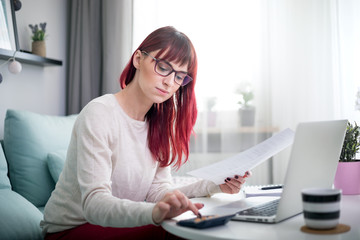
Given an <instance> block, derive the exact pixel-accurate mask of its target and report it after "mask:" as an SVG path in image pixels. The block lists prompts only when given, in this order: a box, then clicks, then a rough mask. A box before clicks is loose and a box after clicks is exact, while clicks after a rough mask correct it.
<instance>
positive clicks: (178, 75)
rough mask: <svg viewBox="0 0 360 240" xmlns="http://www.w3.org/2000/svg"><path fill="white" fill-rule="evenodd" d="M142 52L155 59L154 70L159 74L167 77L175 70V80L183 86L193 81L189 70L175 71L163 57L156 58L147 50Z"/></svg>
mask: <svg viewBox="0 0 360 240" xmlns="http://www.w3.org/2000/svg"><path fill="white" fill-rule="evenodd" d="M141 52H142V53H143V54H145V55H147V56H149V57H151V58H152V59H154V60H155V66H154V71H155V72H156V73H157V74H159V75H161V76H163V77H166V76H169V75H170V74H171V73H173V72H175V77H174V81H175V82H176V83H177V84H179V85H181V86H185V85H186V84H188V83H189V82H191V81H192V80H193V79H192V77H190V76H189V75H188V74H187V72H183V71H175V70H174V68H173V67H172V66H171V65H170V63H168V62H167V61H165V60H163V59H157V58H154V57H153V56H151V55H150V54H149V53H147V52H145V51H141Z"/></svg>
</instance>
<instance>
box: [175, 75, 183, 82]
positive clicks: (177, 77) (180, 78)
mask: <svg viewBox="0 0 360 240" xmlns="http://www.w3.org/2000/svg"><path fill="white" fill-rule="evenodd" d="M176 80H178V81H183V80H184V77H183V76H180V75H176Z"/></svg>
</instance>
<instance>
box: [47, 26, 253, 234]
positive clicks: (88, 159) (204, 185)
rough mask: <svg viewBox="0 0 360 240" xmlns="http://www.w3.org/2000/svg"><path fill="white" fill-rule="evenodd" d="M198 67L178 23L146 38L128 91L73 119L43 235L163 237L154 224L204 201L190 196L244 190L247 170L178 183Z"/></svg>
mask: <svg viewBox="0 0 360 240" xmlns="http://www.w3.org/2000/svg"><path fill="white" fill-rule="evenodd" d="M196 72H197V59H196V53H195V50H194V47H193V45H192V43H191V42H190V40H189V39H188V38H187V36H185V35H184V34H183V33H181V32H179V31H177V30H176V29H174V28H173V27H164V28H160V29H158V30H155V31H154V32H153V33H151V34H150V35H149V36H148V37H147V38H146V39H145V40H144V41H143V43H141V45H140V46H139V48H138V49H137V50H136V51H135V52H134V54H133V55H132V57H131V59H130V61H129V63H128V64H127V66H126V67H125V69H124V71H123V73H122V74H121V77H120V84H121V87H122V90H121V91H119V92H118V93H116V94H107V95H104V96H101V97H99V98H96V99H94V100H92V101H91V102H90V103H89V104H88V105H87V106H85V107H84V109H83V110H82V111H81V113H80V114H79V116H78V118H77V120H76V122H75V125H74V129H73V133H72V137H71V141H70V145H69V149H68V155H67V160H66V163H65V166H64V169H63V172H62V174H61V176H60V178H59V181H58V183H57V185H56V188H55V190H54V191H53V193H52V195H51V197H50V199H49V201H48V203H47V205H46V207H45V210H44V220H43V221H42V222H41V226H42V227H43V232H44V234H46V235H45V239H78V238H84V239H112V238H117V239H125V238H131V239H136V238H139V239H141V238H144V237H149V236H152V237H154V238H155V239H158V238H165V237H166V236H165V235H166V232H165V231H164V230H163V229H162V228H161V227H159V226H156V225H160V224H161V222H162V221H163V220H164V219H170V218H172V217H175V216H178V215H180V214H182V213H184V212H185V211H188V210H190V211H192V212H193V213H194V214H196V215H197V214H198V210H199V209H200V208H202V207H203V205H202V204H200V203H195V204H194V203H192V202H191V201H190V200H189V199H188V198H190V197H199V196H206V195H211V194H214V193H218V192H225V193H237V192H239V189H240V188H241V185H242V184H243V183H244V181H245V179H244V178H245V177H246V176H244V177H241V176H234V178H227V179H226V180H225V183H224V184H221V185H219V186H218V185H215V184H214V183H212V182H209V181H199V182H197V183H193V184H191V185H189V186H184V187H181V188H179V189H173V188H172V185H171V174H170V170H171V169H170V165H173V166H176V167H180V166H181V165H182V163H183V161H182V160H183V159H184V161H186V160H187V158H188V155H189V140H190V135H191V132H192V130H193V126H194V124H195V121H196V115H197V108H196V100H195V93H194V86H195V82H196ZM168 237H169V236H168Z"/></svg>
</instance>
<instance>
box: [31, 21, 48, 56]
mask: <svg viewBox="0 0 360 240" xmlns="http://www.w3.org/2000/svg"><path fill="white" fill-rule="evenodd" d="M39 25H40V28H39V26H38V25H37V24H35V25H32V24H29V27H30V29H31V32H32V34H33V35H32V37H31V39H32V40H33V42H32V46H31V52H32V53H33V54H36V55H39V56H41V57H45V56H46V46H45V32H46V22H44V23H40V24H39Z"/></svg>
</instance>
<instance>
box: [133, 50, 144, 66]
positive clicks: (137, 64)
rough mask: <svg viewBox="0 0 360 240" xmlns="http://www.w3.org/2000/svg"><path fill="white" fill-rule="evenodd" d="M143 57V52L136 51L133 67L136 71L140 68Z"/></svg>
mask: <svg viewBox="0 0 360 240" xmlns="http://www.w3.org/2000/svg"><path fill="white" fill-rule="evenodd" d="M141 55H142V53H141V51H140V50H136V52H135V54H134V57H133V65H134V67H135V68H136V69H139V68H140V60H141Z"/></svg>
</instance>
